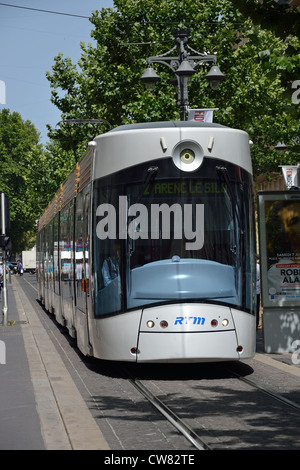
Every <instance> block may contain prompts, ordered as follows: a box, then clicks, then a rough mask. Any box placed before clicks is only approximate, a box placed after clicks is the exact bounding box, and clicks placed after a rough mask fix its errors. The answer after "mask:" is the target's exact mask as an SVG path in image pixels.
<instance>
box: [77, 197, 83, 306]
mask: <svg viewBox="0 0 300 470" xmlns="http://www.w3.org/2000/svg"><path fill="white" fill-rule="evenodd" d="M84 254H85V219H84V196H83V193H79V194H78V195H77V198H76V213H75V295H76V305H77V306H78V307H79V308H80V309H81V310H83V311H85V310H86V300H85V294H84V292H85V288H84V282H85V269H84V264H85V256H84Z"/></svg>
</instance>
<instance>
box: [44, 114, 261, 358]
mask: <svg viewBox="0 0 300 470" xmlns="http://www.w3.org/2000/svg"><path fill="white" fill-rule="evenodd" d="M254 232H255V226H254V204H253V186H252V166H251V158H250V151H249V137H248V135H247V134H246V133H245V132H243V131H240V130H236V129H230V128H228V127H224V126H221V125H218V124H208V123H195V122H180V121H178V122H157V123H154V122H153V123H152V122H151V123H145V124H142V123H141V124H132V125H125V126H120V127H117V128H115V129H113V130H112V131H110V132H108V133H106V134H103V135H100V136H98V137H96V138H95V139H94V141H93V142H91V143H90V145H89V151H88V153H87V154H86V156H85V157H84V158H83V159H82V160H81V161H80V162H79V164H78V165H77V168H76V170H75V171H74V172H73V173H72V174H71V176H70V177H69V179H68V180H67V181H66V182H65V184H64V185H62V186H61V188H60V190H59V191H58V192H57V193H56V195H55V197H54V199H53V200H52V202H51V203H50V204H49V206H48V208H47V210H46V211H45V213H44V214H43V215H42V217H41V218H40V220H39V225H38V237H37V238H38V240H37V252H38V292H39V299H40V300H41V301H42V302H43V303H44V305H45V308H46V309H48V310H49V311H50V312H53V313H54V315H55V317H56V319H57V321H58V322H59V323H61V324H63V325H65V326H66V327H67V328H68V329H69V332H70V334H71V335H72V336H74V337H76V339H77V343H78V347H79V348H80V350H81V351H82V352H83V353H84V354H85V355H91V356H95V357H97V358H101V359H106V360H115V361H135V362H205V361H226V360H239V359H243V358H248V357H251V356H253V354H254V351H255V331H256V319H255V312H256V306H255V301H256V292H255V284H256V283H255V240H254V238H255V237H254Z"/></svg>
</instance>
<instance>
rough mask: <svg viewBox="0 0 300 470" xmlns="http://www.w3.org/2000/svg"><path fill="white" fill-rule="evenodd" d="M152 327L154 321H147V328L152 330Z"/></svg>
mask: <svg viewBox="0 0 300 470" xmlns="http://www.w3.org/2000/svg"><path fill="white" fill-rule="evenodd" d="M154 325H155V323H154V321H152V320H148V321H147V326H148V328H153V327H154Z"/></svg>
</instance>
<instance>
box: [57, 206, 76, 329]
mask: <svg viewBox="0 0 300 470" xmlns="http://www.w3.org/2000/svg"><path fill="white" fill-rule="evenodd" d="M73 223H74V202H73V201H71V203H69V204H68V205H67V206H65V207H64V208H63V209H62V211H61V213H60V273H61V278H60V280H61V309H62V316H63V317H64V319H65V322H66V326H67V327H69V329H70V328H72V326H73V324H74V322H73V302H74V287H73V282H74V269H73V266H74V264H73V263H74V261H73V243H74V240H73V233H74V231H73ZM70 334H72V331H71V330H70Z"/></svg>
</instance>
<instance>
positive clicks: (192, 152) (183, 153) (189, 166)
mask: <svg viewBox="0 0 300 470" xmlns="http://www.w3.org/2000/svg"><path fill="white" fill-rule="evenodd" d="M172 158H173V162H174V164H175V165H176V166H177V168H179V170H181V171H195V170H197V168H199V167H200V166H201V164H202V162H203V158H204V151H203V148H202V147H201V145H199V144H198V142H195V141H192V140H182V141H181V142H179V143H178V144H177V145H175V147H174V149H173V151H172Z"/></svg>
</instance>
